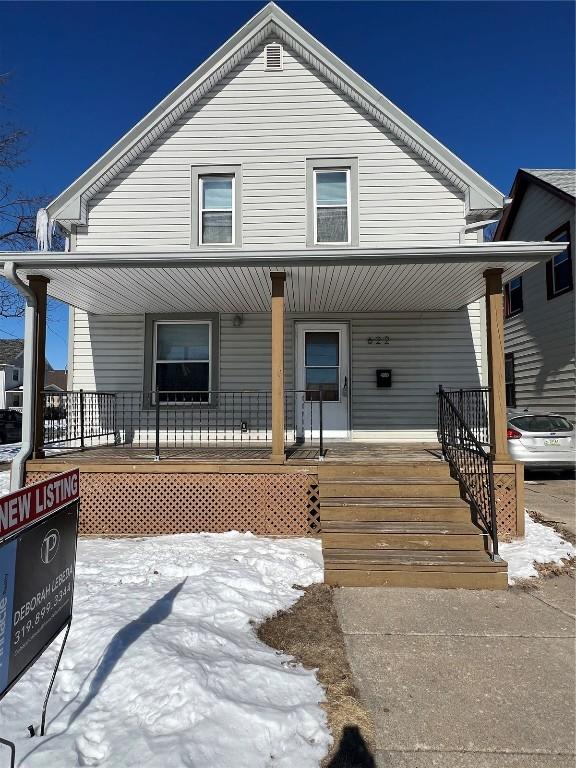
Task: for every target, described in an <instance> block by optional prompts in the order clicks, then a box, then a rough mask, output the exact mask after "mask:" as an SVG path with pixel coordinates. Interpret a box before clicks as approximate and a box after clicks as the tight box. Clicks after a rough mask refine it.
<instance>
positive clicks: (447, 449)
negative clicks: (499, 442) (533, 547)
mask: <svg viewBox="0 0 576 768" xmlns="http://www.w3.org/2000/svg"><path fill="white" fill-rule="evenodd" d="M463 391H464V390H455V391H446V390H445V389H444V388H443V387H442V386H440V388H439V390H438V441H439V442H440V444H441V446H442V454H443V456H444V458H445V459H446V461H448V462H449V464H450V466H451V468H452V470H453V472H454V474H455V475H456V478H457V479H458V480H459V482H460V483H461V485H462V486H463V488H464V490H465V492H466V496H467V498H468V501H469V503H470V505H471V507H472V509H473V511H474V513H475V515H476V520H477V522H479V523H480V525H481V526H482V527H483V528H484V530H485V531H486V533H487V534H488V537H489V539H490V542H491V551H490V555H491V557H492V559H493V560H495V559H498V530H497V521H496V500H495V495H494V471H493V466H492V458H491V457H490V454H489V453H487V451H486V450H485V449H484V446H483V445H482V443H481V442H480V440H479V439H478V436H477V435H475V434H474V430H473V429H471V427H470V425H469V423H468V422H467V420H466V419H465V417H464V414H463V413H462V411H461V409H460V408H459V407H458V393H459V392H463Z"/></svg>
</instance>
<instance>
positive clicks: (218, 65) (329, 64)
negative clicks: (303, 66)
mask: <svg viewBox="0 0 576 768" xmlns="http://www.w3.org/2000/svg"><path fill="white" fill-rule="evenodd" d="M273 35H274V36H276V37H277V38H279V39H280V40H282V42H283V43H285V44H286V45H287V46H288V47H290V48H291V49H292V50H293V51H294V52H295V53H296V54H297V55H299V56H301V57H302V58H303V59H304V60H305V61H307V62H308V63H309V64H310V65H311V66H312V67H313V68H314V69H316V70H317V71H318V72H319V73H320V74H322V75H323V76H324V77H326V78H327V79H328V80H329V81H331V82H332V83H333V84H334V85H335V86H336V87H337V88H339V89H340V90H341V91H343V92H344V93H345V94H346V95H347V96H349V97H350V98H351V99H352V100H354V101H355V102H356V103H357V104H358V105H359V106H361V107H362V108H363V109H364V110H366V111H367V112H368V113H369V114H370V115H371V116H373V117H374V118H375V119H376V120H378V121H379V122H380V123H381V124H382V125H383V126H385V127H386V128H387V129H388V130H389V131H390V132H391V133H392V134H394V135H395V136H396V137H398V138H399V139H401V140H402V141H403V142H404V143H405V144H407V145H408V146H409V147H410V148H411V149H413V151H414V152H416V153H417V154H418V155H420V156H421V157H422V158H423V159H425V160H426V161H427V162H428V163H429V164H430V165H432V166H433V167H434V168H436V169H437V170H438V171H439V172H440V173H441V174H442V175H443V176H444V177H445V178H447V179H448V180H449V181H450V182H451V183H452V184H454V185H455V186H456V187H457V188H458V189H460V190H462V191H463V192H464V194H465V196H466V203H467V211H477V212H478V213H480V212H482V214H483V213H484V212H486V213H487V214H489V213H490V212H493V211H494V210H495V209H496V210H500V209H501V208H502V206H503V201H504V198H503V195H502V193H501V192H499V191H498V190H497V189H496V188H495V187H494V186H492V184H490V183H489V182H488V181H486V179H484V178H482V176H480V175H479V174H478V173H476V171H474V170H472V168H470V167H469V166H468V165H466V163H464V162H463V161H462V160H460V158H459V157H457V156H456V155H455V154H454V153H453V152H451V151H450V150H449V149H448V148H447V147H445V146H444V145H443V144H441V143H440V142H439V141H438V140H437V139H435V138H434V137H433V136H432V135H431V134H429V133H428V132H427V131H426V130H424V128H422V127H421V126H420V125H418V123H416V122H415V121H414V120H412V118H410V117H408V115H406V114H405V113H404V112H402V110H401V109H399V108H398V107H397V106H396V105H395V104H393V103H392V102H391V101H390V100H389V99H387V98H386V97H385V96H383V95H382V94H381V93H380V92H379V91H377V90H376V88H374V87H373V86H371V85H370V84H369V83H368V82H367V81H366V80H364V78H362V77H361V76H360V75H358V74H357V73H356V72H354V70H353V69H351V68H350V67H349V66H348V65H346V64H345V63H344V62H343V61H341V60H340V59H339V58H338V57H337V56H335V55H334V54H333V53H332V52H331V51H330V50H328V48H326V47H325V46H324V45H322V43H320V42H319V41H318V40H316V38H314V37H313V36H312V35H310V34H309V33H308V32H307V31H306V30H305V29H304V28H303V27H301V26H300V25H299V24H298V23H297V22H295V21H294V19H292V18H291V17H290V16H289V15H288V14H287V13H285V12H284V11H283V10H282V9H281V8H279V7H278V6H277V5H275V4H274V3H268V5H266V6H265V7H264V8H262V10H260V11H259V12H258V13H257V14H256V15H255V16H253V17H252V18H251V19H250V20H249V21H248V22H247V23H246V24H245V25H244V26H243V27H241V28H240V29H239V30H238V31H237V32H236V33H235V34H234V35H232V37H230V38H229V39H228V40H227V41H226V42H225V43H224V45H222V46H221V47H220V48H218V50H217V51H215V53H213V54H212V56H210V57H209V58H208V59H206V61H205V62H204V63H203V64H201V65H200V66H199V67H198V68H197V69H196V70H195V71H194V72H193V73H192V74H191V75H190V76H189V77H187V78H186V79H185V80H184V81H183V82H182V83H181V84H180V85H179V86H177V87H176V88H175V89H174V90H173V91H172V92H171V93H170V94H168V96H166V97H165V98H164V99H163V100H162V101H161V102H160V103H159V104H158V106H156V107H155V108H154V109H153V110H152V111H151V112H149V113H148V114H147V115H146V116H145V117H144V118H142V120H140V122H139V123H137V124H136V125H135V126H134V127H133V128H132V129H131V130H130V131H128V133H126V134H125V136H123V138H121V139H120V141H118V142H117V143H116V144H114V146H113V147H111V148H110V149H109V150H108V151H107V152H106V153H105V154H104V155H102V157H101V158H100V159H99V160H97V161H96V162H95V163H94V164H93V165H92V166H91V167H90V168H88V170H87V171H85V173H83V174H82V175H81V176H80V177H79V178H78V179H76V181H74V182H73V183H72V184H71V185H70V186H69V187H68V188H67V189H65V190H64V192H62V193H61V194H60V195H59V196H58V197H57V198H56V199H55V200H53V201H52V202H51V203H50V205H49V206H48V213H49V215H50V217H51V218H53V219H55V220H57V221H58V222H60V224H62V225H63V226H64V227H65V228H68V229H69V228H70V225H71V224H73V223H86V213H87V203H88V201H89V200H90V199H91V198H92V197H93V196H94V195H95V194H96V193H97V192H98V191H99V190H100V189H102V188H103V187H104V186H105V185H106V184H107V183H108V182H109V181H110V180H111V179H113V178H114V177H115V176H116V175H117V174H118V173H119V172H120V171H121V170H122V169H123V168H124V167H126V166H127V165H128V164H129V163H130V162H131V161H132V160H134V159H135V158H136V157H137V156H138V155H139V154H140V153H141V152H143V151H144V150H145V149H146V148H147V147H148V146H150V144H151V143H152V142H153V141H154V139H156V138H157V137H158V136H159V135H161V134H162V133H163V132H164V131H166V130H167V128H169V127H170V126H171V125H172V124H173V123H174V122H175V121H176V120H177V119H178V117H180V116H181V115H182V114H183V113H184V112H186V111H188V110H189V109H190V107H191V106H192V105H193V104H195V103H196V102H197V101H199V100H200V99H201V98H202V97H203V96H205V95H206V93H207V92H208V91H210V90H211V89H212V88H213V87H214V86H215V85H216V84H217V83H218V82H219V81H220V80H221V79H222V78H223V77H225V76H226V75H227V74H228V73H229V72H230V71H231V70H232V69H233V68H234V67H235V66H236V65H237V64H239V63H240V61H241V60H242V59H244V58H245V57H246V56H247V55H248V54H249V53H250V52H251V51H253V50H254V48H255V47H256V46H257V45H259V44H260V43H262V42H263V41H264V40H265V39H266V38H268V37H270V36H273ZM482 214H480V215H482Z"/></svg>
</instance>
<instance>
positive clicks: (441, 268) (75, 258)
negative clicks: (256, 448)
mask: <svg viewBox="0 0 576 768" xmlns="http://www.w3.org/2000/svg"><path fill="white" fill-rule="evenodd" d="M563 247H564V245H563V244H562V243H550V242H546V243H526V242H522V243H517V242H507V241H506V242H498V243H469V244H458V245H442V246H437V245H434V246H424V247H417V246H416V247H415V246H413V245H407V246H396V247H387V248H369V249H367V248H355V249H314V250H312V251H311V250H309V249H307V250H304V249H302V250H282V251H275V252H269V251H248V250H242V251H239V250H235V251H232V250H230V251H224V250H218V251H202V250H194V251H177V252H157V251H156V252H153V251H130V252H82V253H79V252H71V253H61V252H18V253H16V252H3V253H2V252H0V262H1V263H3V264H6V263H8V262H14V263H15V264H16V266H17V269H18V271H19V272H20V274H21V276H26V275H33V274H36V275H44V276H46V277H48V278H49V279H50V284H49V286H48V293H49V295H50V296H53V297H54V298H57V299H60V300H61V301H64V302H65V303H67V304H71V305H73V306H75V307H78V308H80V309H84V310H87V311H89V312H93V313H96V314H129V313H144V312H208V311H219V312H266V311H269V310H270V305H271V282H270V272H271V271H284V272H286V309H287V311H289V312H383V311H386V312H414V311H446V310H455V309H459V308H460V307H462V306H464V305H466V304H469V303H470V302H472V301H475V300H476V299H478V298H480V297H481V296H483V295H484V291H485V285H484V279H483V273H484V271H485V270H487V269H495V268H500V269H502V270H503V279H504V281H507V280H510V279H511V278H513V277H516V276H517V275H520V274H522V273H523V272H524V271H526V270H527V269H529V268H530V267H532V266H534V265H535V264H537V263H539V262H542V261H546V260H548V259H550V258H552V256H554V255H555V254H557V253H560V252H561V250H562V248H563Z"/></svg>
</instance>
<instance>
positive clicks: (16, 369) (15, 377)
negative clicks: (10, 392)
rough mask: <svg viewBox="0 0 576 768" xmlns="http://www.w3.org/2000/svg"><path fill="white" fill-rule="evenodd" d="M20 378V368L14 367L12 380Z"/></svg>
mask: <svg viewBox="0 0 576 768" xmlns="http://www.w3.org/2000/svg"><path fill="white" fill-rule="evenodd" d="M19 378H20V371H19V370H18V368H14V369H13V371H12V381H18V379H19Z"/></svg>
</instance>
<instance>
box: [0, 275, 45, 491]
mask: <svg viewBox="0 0 576 768" xmlns="http://www.w3.org/2000/svg"><path fill="white" fill-rule="evenodd" d="M4 277H5V278H6V280H8V282H9V283H12V285H13V286H14V287H15V288H16V290H17V291H18V293H20V294H21V295H22V296H23V297H24V298H25V299H26V309H25V313H24V377H23V381H22V445H21V446H20V450H19V451H18V453H17V454H16V456H14V458H13V459H12V471H11V472H10V491H17V490H18V489H19V488H22V487H23V486H24V469H25V467H26V460H27V459H28V457H29V456H30V454H31V453H32V451H33V450H34V425H35V410H36V386H35V383H36V345H37V320H38V303H37V301H36V295H35V294H34V291H32V289H31V288H30V287H29V286H28V285H27V284H26V283H25V282H23V281H22V280H21V279H20V278H19V277H18V275H17V274H16V264H14V262H13V261H6V262H5V263H4Z"/></svg>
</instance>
